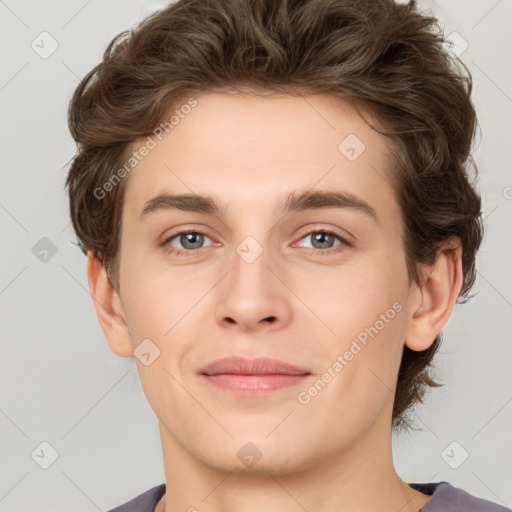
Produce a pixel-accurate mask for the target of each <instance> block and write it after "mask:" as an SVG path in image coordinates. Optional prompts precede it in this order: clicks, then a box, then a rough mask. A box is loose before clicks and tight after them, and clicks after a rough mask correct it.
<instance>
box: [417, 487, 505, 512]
mask: <svg viewBox="0 0 512 512" xmlns="http://www.w3.org/2000/svg"><path fill="white" fill-rule="evenodd" d="M409 485H410V486H411V487H412V488H413V489H415V490H417V491H420V492H423V493H425V494H430V495H431V498H430V499H429V500H428V501H427V503H426V504H425V506H424V507H423V508H422V509H421V511H420V512H510V510H511V509H508V508H506V507H504V506H502V505H498V504H497V503H494V502H492V501H488V500H484V499H482V498H478V497H476V496H473V495H472V494H469V493H468V492H466V491H464V490H463V489H459V488H458V487H454V486H453V485H451V484H449V483H448V482H436V483H425V484H421V483H413V484H409Z"/></svg>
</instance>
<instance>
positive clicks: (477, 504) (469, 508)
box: [108, 482, 511, 512]
mask: <svg viewBox="0 0 512 512" xmlns="http://www.w3.org/2000/svg"><path fill="white" fill-rule="evenodd" d="M409 486H410V487H412V488H413V489H414V490H416V491H420V492H422V493H424V494H428V495H430V496H431V498H430V499H429V500H428V502H427V503H426V505H425V506H424V507H423V508H421V510H420V511H419V512H511V509H508V508H506V507H503V506H501V505H498V504H496V503H493V502H491V501H487V500H484V499H482V498H477V497H476V496H473V495H472V494H469V493H467V492H466V491H463V490H462V489H459V488H458V487H453V486H452V485H450V484H449V483H448V482H436V483H426V484H416V483H413V484H409ZM164 493H165V484H160V485H157V486H156V487H153V488H152V489H149V490H148V491H146V492H144V493H142V494H139V496H137V497H136V498H133V499H132V500H130V501H128V502H127V503H125V504H124V505H120V506H119V507H116V508H114V509H112V510H109V511H108V512H154V510H155V507H156V505H157V503H158V501H159V500H160V498H161V497H162V496H163V495H164Z"/></svg>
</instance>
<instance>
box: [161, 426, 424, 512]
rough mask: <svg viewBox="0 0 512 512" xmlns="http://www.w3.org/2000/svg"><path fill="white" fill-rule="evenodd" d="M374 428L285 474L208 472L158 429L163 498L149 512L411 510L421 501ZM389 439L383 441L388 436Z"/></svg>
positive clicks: (277, 471)
mask: <svg viewBox="0 0 512 512" xmlns="http://www.w3.org/2000/svg"><path fill="white" fill-rule="evenodd" d="M382 433H383V430H382V428H381V427H380V426H379V425H378V424H375V425H374V428H372V429H371V430H370V431H368V432H367V433H366V435H364V436H362V437H361V438H360V439H359V440H358V442H357V443H355V444H353V445H351V446H350V447H349V448H346V447H345V448H340V449H339V450H337V451H332V452H330V453H329V454H328V455H327V456H325V457H321V458H318V459H317V460H312V461H308V463H305V464H303V466H302V469H300V470H295V471H293V472H286V471H285V470H283V469H282V468H281V469H280V468H279V467H273V468H270V467H264V466H261V467H260V469H257V468H258V465H256V466H255V467H254V468H253V469H251V470H245V471H240V470H226V471H222V470H220V471H219V469H218V468H212V467H211V466H208V465H206V464H204V463H203V462H201V461H199V460H197V459H196V458H194V457H192V455H191V454H190V453H189V452H187V451H186V450H185V449H184V448H183V446H181V445H180V444H179V443H178V442H177V441H176V440H175V439H174V438H173V437H172V436H171V434H170V432H169V431H168V430H166V429H165V427H164V426H163V425H162V424H160V435H161V439H162V447H163V456H164V468H165V479H166V494H165V496H164V497H163V498H162V500H161V501H160V502H159V504H158V506H157V508H156V509H155V512H175V511H178V510H187V511H190V512H196V511H198V510H200V511H201V512H256V511H260V510H265V511H268V512H277V511H279V512H283V511H285V512H304V510H323V511H324V512H334V511H336V512H354V511H359V510H373V511H385V510H386V511H387V510H400V512H418V511H419V510H420V509H421V508H422V507H423V506H424V505H425V503H426V502H427V501H428V499H429V496H427V495H425V494H422V493H420V492H418V491H415V490H414V489H412V488H411V487H409V486H408V485H407V483H405V482H404V481H403V480H401V478H400V477H399V476H398V474H397V473H396V471H395V468H394V465H393V458H392V452H391V429H390V428H389V429H388V432H387V434H386V442H384V441H383V435H382ZM388 434H389V435H388Z"/></svg>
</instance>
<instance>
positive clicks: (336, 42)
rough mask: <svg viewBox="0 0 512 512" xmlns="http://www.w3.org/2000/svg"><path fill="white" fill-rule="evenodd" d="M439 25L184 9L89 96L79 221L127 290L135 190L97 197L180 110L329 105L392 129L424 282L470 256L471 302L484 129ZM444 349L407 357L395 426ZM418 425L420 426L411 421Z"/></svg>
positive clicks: (315, 12)
mask: <svg viewBox="0 0 512 512" xmlns="http://www.w3.org/2000/svg"><path fill="white" fill-rule="evenodd" d="M443 43H444V36H443V34H442V31H441V30H440V29H439V26H438V22H437V19H436V18H434V17H432V16H427V15H426V14H422V13H420V12H419V11H418V10H417V8H416V5H415V2H414V1H411V2H409V3H408V4H406V5H404V4H396V3H394V2H393V1H392V0H208V1H204V0H178V1H176V2H175V3H172V4H170V5H169V6H168V7H167V8H165V9H163V10H161V11H158V12H156V13H154V14H152V15H151V16H149V17H147V18H146V19H145V20H143V21H142V22H141V23H140V24H139V25H138V26H137V27H135V28H134V29H132V30H130V31H128V30H127V31H124V32H122V33H120V34H118V35H117V36H116V37H115V38H114V39H113V40H112V41H111V43H110V44H109V45H108V48H107V49H106V50H105V53H104V58H103V61H102V62H101V63H100V64H98V65H97V66H96V67H95V68H93V69H92V70H91V71H90V72H89V73H88V74H87V75H86V76H85V77H84V78H83V80H82V81H81V82H80V84H79V86H78V87H77V89H76V91H75V93H74V95H73V98H72V100H71V102H70V107H69V128H70V131H71V134H72V136H73V138H74V139H75V141H76V142H77V145H78V151H77V154H76V156H75V158H74V160H73V162H72V164H71V168H70V170H69V174H68V176H67V180H66V187H67V188H68V193H69V199H70V209H71V219H72V223H73V227H74V230H75V232H76V234H77V236H78V239H79V246H80V247H81V249H82V251H83V252H84V253H86V252H87V251H88V250H91V251H93V253H95V254H96V255H97V256H98V257H99V258H100V259H101V260H102V262H103V264H104V266H105V268H106V269H107V272H108V274H109V276H110V278H111V280H112V282H113V283H114V285H115V286H116V288H118V286H119V275H118V271H119V265H118V258H119V247H120V232H121V218H122V217H121V215H122V207H123V197H124V190H125V186H126V181H127V178H124V179H122V180H121V181H120V182H119V184H117V186H114V187H112V190H109V192H108V193H107V194H105V195H104V197H102V198H98V194H95V190H98V187H102V185H103V184H105V183H106V182H107V181H109V180H111V178H112V175H113V173H114V172H115V171H116V170H117V169H120V168H121V167H122V166H123V164H124V163H125V162H126V160H127V159H128V158H129V155H130V150H131V148H132V147H133V146H132V143H134V142H137V141H140V140H141V139H142V138H143V137H146V136H148V135H150V134H151V133H152V132H153V130H155V128H156V127H157V126H158V125H159V124H160V123H161V122H162V120H163V119H164V116H165V115H168V113H169V111H170V109H171V108H174V107H175V106H176V105H178V104H179V101H180V100H182V99H183V98H185V97H187V96H188V97H190V96H191V95H193V94H196V93H197V94H200V93H201V92H205V91H214V90H215V91H226V92H227V91H238V92H251V91H253V92H254V93H256V91H268V92H282V93H286V94H297V95H298V94H309V93H311V94H319V93H323V94H328V95H332V96H334V97H338V98H342V99H345V100H348V101H350V102H351V103H353V104H354V105H358V106H360V107H362V108H363V110H364V109H366V111H367V112H370V113H372V114H373V115H374V116H375V118H376V119H377V120H378V123H379V128H377V127H375V129H378V131H380V133H383V134H385V135H386V136H388V137H389V147H390V149H391V152H392V154H393V156H394V166H393V167H394V169H393V176H392V179H393V186H394V189H395V192H396V195H397V200H398V203H399V205H400V208H401V211H402V214H403V222H404V233H403V243H404V250H405V255H406V260H407V265H408V271H409V277H410V280H411V281H414V282H416V283H419V280H420V272H419V265H420V264H422V263H426V264H430V263H432V262H434V261H435V258H436V255H437V253H438V250H439V248H440V246H441V245H442V243H443V242H445V241H447V240H448V239H449V238H450V237H452V236H457V237H459V239H460V241H461V243H462V264H463V272H464V283H463V287H462V290H461V293H460V295H459V299H461V302H465V300H467V294H468V292H469V290H470V288H471V286H472V285H473V282H474V280H475V272H476V271H475V255H476V252H477V250H478V248H479V246H480V243H481V239H482V235H483V228H482V224H481V217H480V216H481V212H480V209H481V202H480V197H479V195H478V194H477V192H476V191H475V190H474V188H473V186H472V184H471V183H470V181H469V179H468V176H467V171H468V170H469V168H470V167H472V168H473V169H474V170H475V172H476V168H475V166H474V164H473V161H472V159H471V157H470V155H469V152H470V147H471V143H472V140H473V137H474V133H475V129H476V115H475V111H474V108H473V106H472V103H471V101H470V95H471V89H472V81H471V75H470V73H469V71H468V70H467V69H466V67H465V66H464V65H463V64H462V63H461V62H460V61H459V60H458V59H456V58H454V57H452V56H451V55H450V53H449V52H447V51H446V50H445V49H444V48H443ZM440 342H441V335H439V336H437V337H436V339H435V340H434V342H433V344H432V345H431V347H430V348H429V349H427V350H425V351H423V352H416V351H413V350H410V349H408V348H407V347H404V351H403V357H402V361H401V365H400V370H399V374H398V382H397V390H396V394H395V401H394V406H393V426H394V427H395V428H404V429H407V428H410V427H411V423H410V422H409V421H408V419H407V417H408V414H409V413H410V408H411V406H413V405H414V404H415V403H416V402H422V398H423V395H424V392H425V389H426V387H427V386H438V385H439V384H437V383H436V382H434V381H433V380H432V378H431V376H430V374H429V367H430V366H431V361H432V359H433V356H434V355H435V353H436V351H437V349H438V347H439V344H440ZM406 412H407V413H408V414H407V415H406Z"/></svg>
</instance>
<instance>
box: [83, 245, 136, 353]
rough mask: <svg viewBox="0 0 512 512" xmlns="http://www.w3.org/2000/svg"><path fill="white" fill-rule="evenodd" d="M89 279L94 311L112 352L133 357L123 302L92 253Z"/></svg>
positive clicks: (88, 265) (88, 260)
mask: <svg viewBox="0 0 512 512" xmlns="http://www.w3.org/2000/svg"><path fill="white" fill-rule="evenodd" d="M87 277H88V279H89V289H90V291H91V296H92V299H93V305H94V309H95V310H96V315H97V317H98V320H99V323H100V326H101V329H102V331H103V334H104V335H105V338H106V339H107V343H108V346H109V347H110V350H111V351H112V352H114V354H117V355H118V356H121V357H133V349H132V345H131V341H130V335H129V331H128V326H127V324H126V316H125V313H124V310H123V306H122V304H121V300H120V298H119V295H118V293H117V291H116V289H115V288H114V285H113V284H112V281H111V280H110V278H109V277H108V275H107V272H106V270H105V267H104V266H103V263H102V262H101V260H100V259H99V258H98V257H97V256H95V255H94V254H93V252H92V251H88V252H87Z"/></svg>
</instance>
